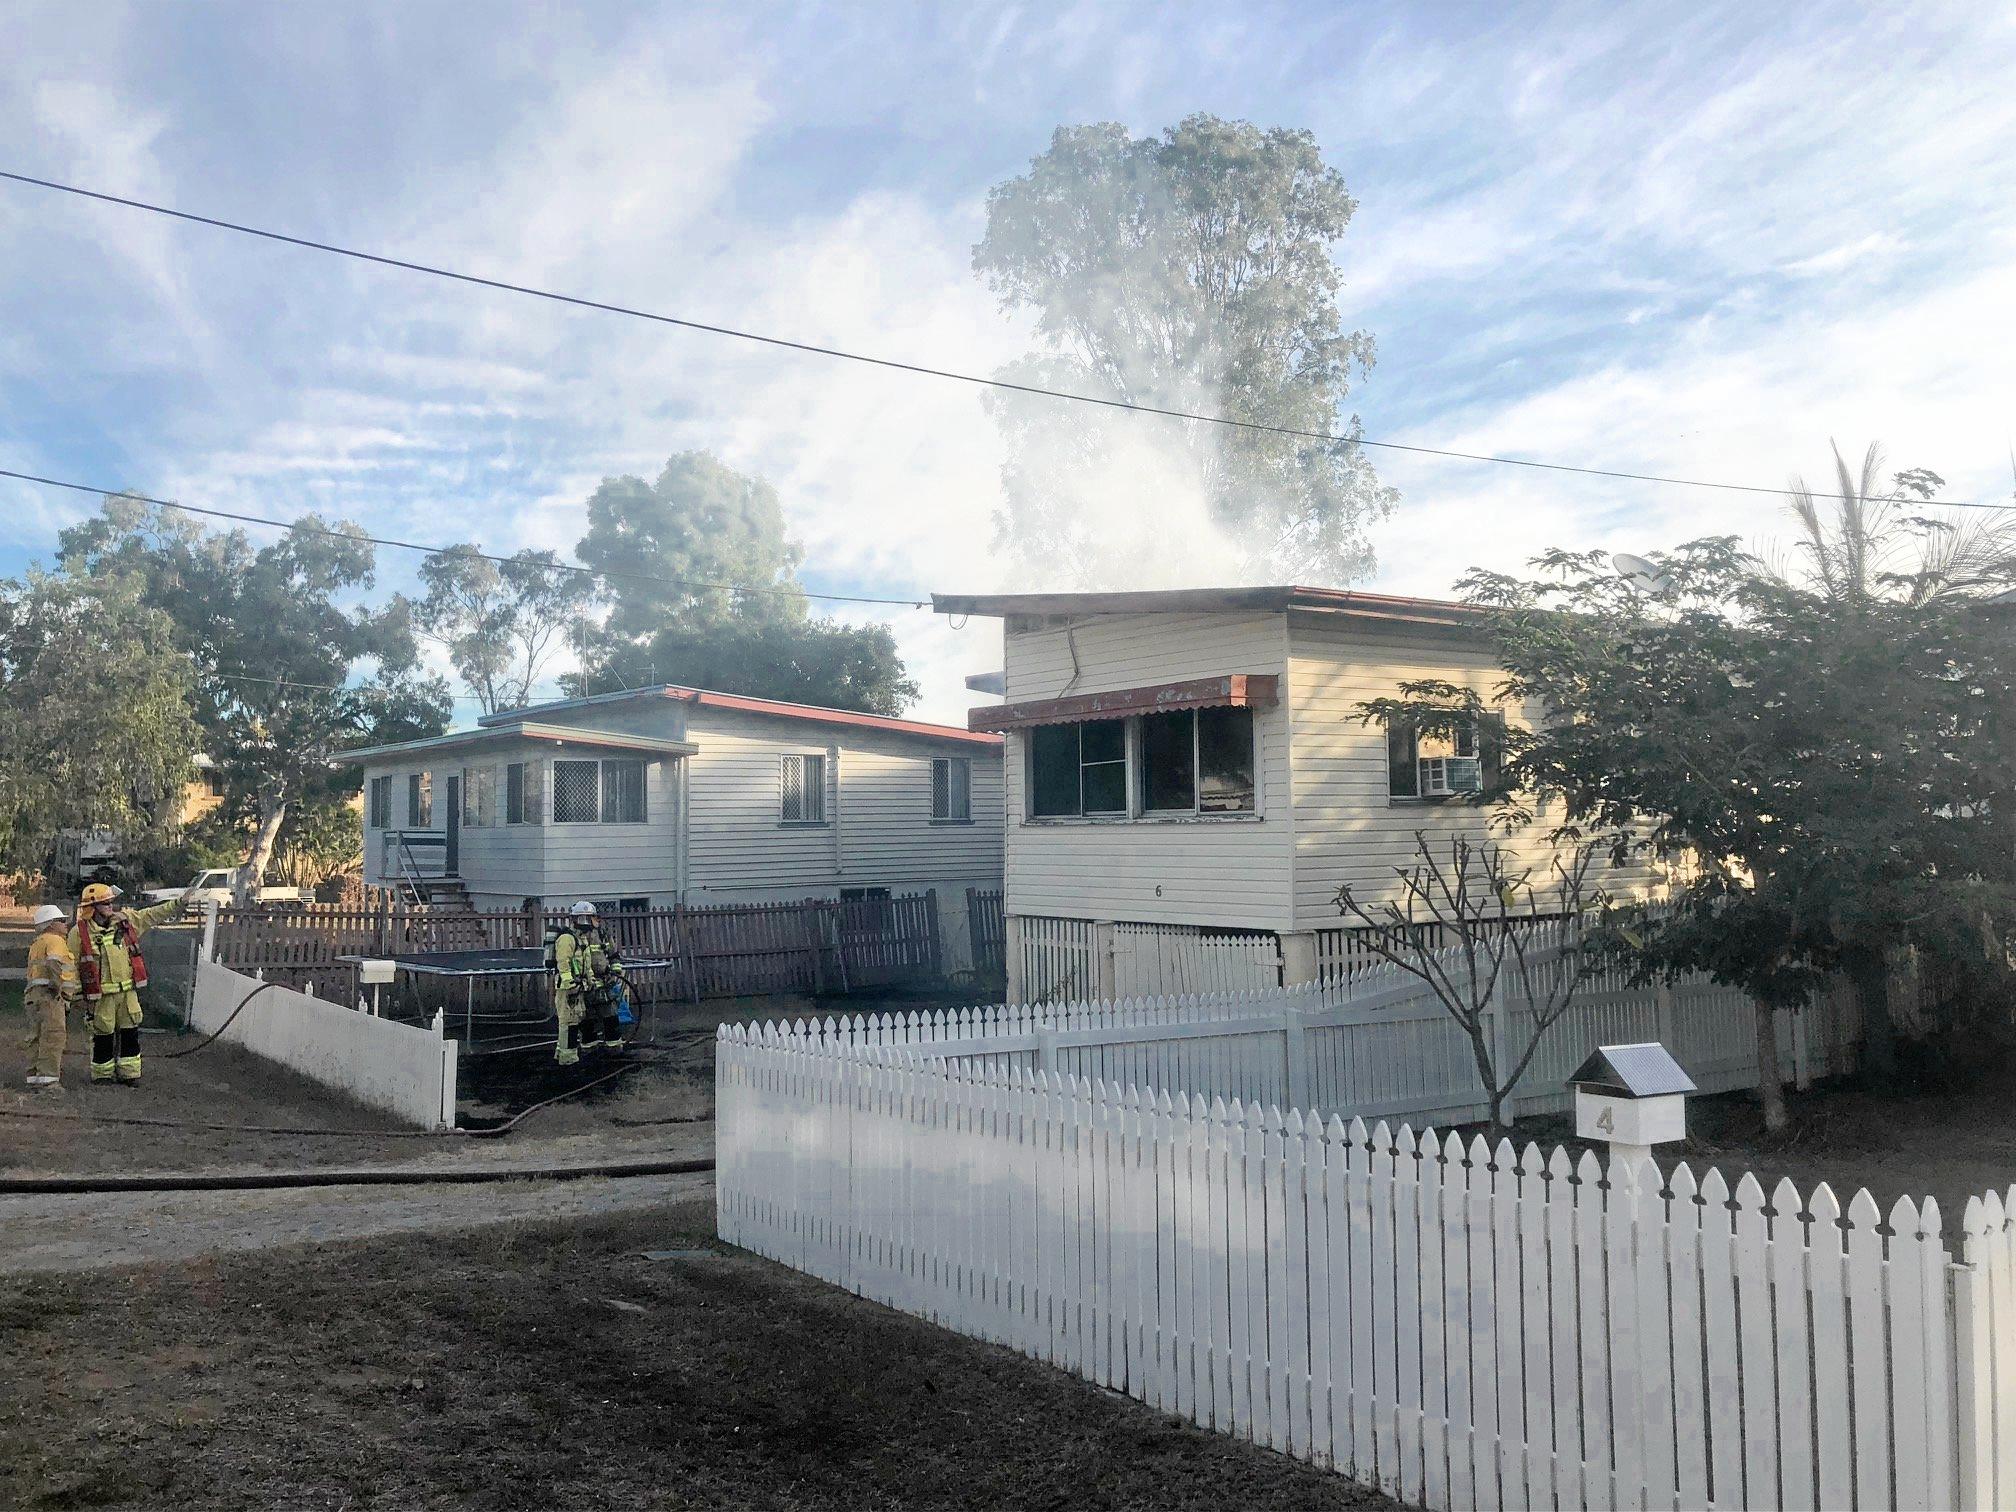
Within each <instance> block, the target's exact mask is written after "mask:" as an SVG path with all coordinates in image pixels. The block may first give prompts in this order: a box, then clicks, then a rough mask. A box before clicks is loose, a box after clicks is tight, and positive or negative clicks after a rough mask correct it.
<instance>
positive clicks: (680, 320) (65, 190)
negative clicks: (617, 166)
mask: <svg viewBox="0 0 2016 1512" xmlns="http://www.w3.org/2000/svg"><path fill="white" fill-rule="evenodd" d="M0 179H10V180H12V181H13V182H15V183H17V184H29V185H32V186H34V187H35V188H38V189H53V190H55V191H56V192H57V193H59V194H71V195H75V196H77V197H78V198H80V199H89V200H97V201H99V202H100V203H102V204H107V205H121V206H124V207H125V208H127V209H129V210H145V211H146V212H148V213H149V214H150V215H165V216H167V217H169V218H170V219H173V220H180V221H188V222H191V223H192V224H194V225H199V226H210V227H213V228H215V229H216V230H219V231H234V232H236V233H238V234H239V235H241V236H256V237H259V238H261V239H262V240H265V241H273V242H281V243H284V244H285V245H287V246H290V247H303V248H306V249H307V250H309V251H311V252H327V253H330V254H331V255H332V256H336V257H347V258H350V259H352V260H354V261H356V262H366V263H375V264H377V265H378V266H379V267H384V268H398V269H401V270H403V271H405V272H408V273H425V274H427V275H428V276H429V277H431V278H446V279H451V280H453V281H454V282H456V283H465V284H473V285H475V286H476V287H478V288H483V289H496V290H498V291H499V292H501V293H505V294H522V295H524V296H526V297H527V298H529V299H543V300H547V301H549V302H551V303H553V304H563V305H572V306H574V307H575V308H577V309H583V310H599V311H601V312H602V313H604V314H607V315H622V316H626V317H628V318H630V319H632V320H648V321H652V322H654V323H656V324H658V325H668V326H678V327H680V328H681V329H682V330H688V331H699V332H702V333H704V334H706V335H709V336H727V337H731V338H733V339H734V340H737V341H753V342H756V343H758V344H759V345H762V346H771V347H780V348H782V349H783V350H785V351H791V352H803V353H806V354H807V355H809V356H814V357H832V358H836V359H838V360H840V361H842V362H859V363H865V364H866V365H868V366H870V367H879V368H888V369H890V370H892V371H895V372H899V373H914V374H917V375H918V376H920V377H925V378H944V379H948V380H950V381H952V382H954V383H966V384H972V385H974V386H975V387H978V388H992V389H1003V390H1006V391H1008V392H1010V393H1016V394H1029V395H1033V396H1036V397H1038V398H1044V399H1059V400H1065V401H1068V402H1070V403H1073V404H1093V405H1098V406H1099V407H1100V408H1102V409H1116V410H1129V411H1132V412H1133V413H1136V414H1142V415H1160V416H1162V417H1164V418H1165V419H1170V420H1188V421H1193V422H1196V423H1198V424H1203V425H1221V426H1225V427H1228V428H1230V429H1233V430H1243V431H1251V432H1256V433H1258V434H1262V435H1270V436H1289V437H1293V438H1295V439H1298V440H1303V441H1327V442H1332V443H1337V444H1342V445H1350V446H1371V447H1377V448H1379V449H1380V450H1382V451H1395V452H1406V453H1408V454H1410V455H1413V456H1420V457H1440V458H1443V459H1445V460H1448V461H1454V462H1487V463H1492V464H1495V465H1497V466H1499V467H1524V468H1529V469H1533V470H1535V471H1539V472H1558V473H1575V474H1579V475H1581V476H1583V477H1589V478H1610V479H1614V480H1619V481H1623V482H1630V483H1664V484H1667V485H1669V486H1671V487H1675V488H1705V489H1711V490H1714V491H1717V492H1721V493H1744V494H1768V495H1771V496H1772V497H1774V498H1786V497H1789V496H1790V495H1791V493H1792V490H1791V489H1790V488H1787V487H1776V488H1774V487H1769V486H1766V485H1764V484H1761V483H1724V482H1718V481H1715V480H1712V479H1707V478H1683V477H1678V476H1674V475H1671V474H1666V473H1642V472H1629V471H1625V470H1623V469H1621V468H1609V467H1578V466H1576V465H1575V464H1573V463H1569V462H1542V461H1538V460H1536V459H1534V458H1531V457H1501V456H1497V455H1494V454H1492V453H1489V452H1467V451H1457V450H1455V449H1453V448H1450V447H1442V446H1417V445H1412V444H1410V443H1408V442H1404V441H1374V440H1371V439H1370V438H1368V437H1365V436H1348V435H1339V434H1338V433H1337V432H1335V431H1321V430H1304V429H1301V428H1299V427H1297V426H1292V425H1269V424H1267V423H1266V422H1264V421H1260V420H1241V419H1238V418H1236V417H1234V416H1231V415H1211V414H1204V413H1202V412H1200V411H1195V410H1181V409H1173V408H1168V407H1165V406H1162V405H1156V404H1140V403H1136V402H1135V401H1133V400H1128V399H1111V398H1107V397H1104V396H1102V395H1099V394H1081V393H1077V392H1074V391H1072V390H1070V389H1053V388H1044V387H1042V386H1040V385H1038V384H1032V383H1015V382H1012V381H1010V380H1009V379H1006V378H992V377H988V376H986V375H985V374H982V373H964V372H960V371H958V370H957V369H954V368H941V367H931V366H929V365H927V364H925V363H920V362H904V361H901V360H899V359H897V358H894V357H877V356H874V355H872V354H870V353H866V352H851V351H847V350H845V349H844V348H841V347H829V346H820V345H818V344H817V343H815V342H810V341H794V340H792V339H790V338H788V337H784V336H769V335H765V334H764V333H762V332H760V331H744V330H739V329H737V328H736V327H734V326H725V325H717V324H713V323H711V322H708V321H704V320H691V319H687V318H685V317H683V316H679V315H666V314H664V313H662V312H660V311H656V310H642V309H638V308H636V307H635V306H632V305H621V304H614V303H612V302H610V301H608V300H603V299H589V298H586V297H585V296H582V295H578V294H562V293H559V292H557V291H555V290H552V289H540V288H535V287H533V286H532V285H530V284H521V283H512V282H510V281H509V280H507V279H502V278H485V277H483V276H482V275H480V274H476V273H464V272H460V271H458V270H457V269H454V268H444V267H440V266H438V265H436V264H433V263H423V262H414V261H412V260H410V259H408V258H403V257H388V256H386V255H384V254H383V253H379V252H364V251H360V250H359V249H357V248H355V247H345V246H340V245H338V244H337V243H335V242H325V241H316V240H314V239H312V238H310V237H305V236H290V235H289V234H287V233H286V232H284V231H270V230H267V229H266V228H264V227H262V226H251V225H246V224H245V223H243V222H241V221H229V220H222V219H220V218H218V217H216V216H212V215H198V214H196V213H195V212H194V211H190V210H177V209H174V208H172V207H171V206H168V205H157V204H154V203H152V202H150V201H148V200H140V199H129V198H127V197H126V196H124V195H119V194H106V193H104V192H103V191H101V190H97V189H85V188H82V187H80V186H79V185H76V184H65V183H61V182H59V181H57V180H55V179H45V178H36V177H33V176H32V175H30V174H26V173H13V172H9V171H8V170H6V169H4V168H0ZM1809 492H1810V490H1809ZM1812 496H1813V497H1814V498H1821V499H1839V498H1844V497H1846V496H1845V495H1842V494H1829V493H1813V495H1812ZM1920 502H1922V503H1925V504H1938V505H1944V506H1946V507H1948V508H1953V509H2000V508H2003V507H2004V506H2002V505H1999V504H1982V503H1976V502H1972V501H1965V500H1959V499H1927V500H1923V501H1920ZM814 596H815V597H832V596H833V595H814ZM857 602H886V601H884V600H861V601H857Z"/></svg>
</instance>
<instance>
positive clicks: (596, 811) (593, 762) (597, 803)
mask: <svg viewBox="0 0 2016 1512" xmlns="http://www.w3.org/2000/svg"><path fill="white" fill-rule="evenodd" d="M563 766H585V767H588V768H590V769H591V770H592V771H593V772H594V773H595V791H594V793H593V794H592V795H591V796H590V798H589V802H588V811H589V817H588V818H586V819H563V818H561V817H560V768H562V767H563ZM553 822H554V823H555V824H556V825H557V824H600V823H601V822H602V763H601V761H600V760H598V759H597V758H596V757H593V756H556V757H554V758H553Z"/></svg>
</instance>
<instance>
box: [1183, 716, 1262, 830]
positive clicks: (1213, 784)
mask: <svg viewBox="0 0 2016 1512" xmlns="http://www.w3.org/2000/svg"><path fill="white" fill-rule="evenodd" d="M1197 766H1198V770H1199V780H1198V783H1197V808H1198V811H1199V812H1200V813H1205V814H1250V813H1252V812H1253V811H1254V807H1255V803H1254V785H1253V711H1252V710H1251V709H1199V710H1198V711H1197Z"/></svg>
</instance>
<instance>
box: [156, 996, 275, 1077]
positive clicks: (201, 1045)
mask: <svg viewBox="0 0 2016 1512" xmlns="http://www.w3.org/2000/svg"><path fill="white" fill-rule="evenodd" d="M279 985H280V984H279V983H278V982H261V983H260V984H259V985H258V986H257V987H254V988H253V989H252V990H251V991H250V992H248V993H246V994H245V996H243V997H242V998H240V999H238V1006H237V1007H236V1008H233V1009H232V1010H231V1014H230V1017H229V1018H226V1019H225V1020H224V1022H223V1023H221V1024H219V1025H218V1026H217V1027H216V1028H215V1029H213V1030H212V1031H211V1032H210V1033H209V1034H207V1035H206V1036H204V1037H203V1039H201V1040H200V1041H198V1042H197V1043H196V1044H193V1045H191V1046H190V1047H189V1048H188V1049H187V1050H164V1051H162V1052H160V1054H161V1059H163V1060H180V1059H182V1057H183V1056H185V1055H194V1054H195V1053H196V1052H197V1051H198V1050H202V1049H206V1048H207V1047H209V1046H210V1045H213V1044H215V1043H216V1041H217V1036H218V1035H220V1034H222V1033H223V1032H224V1031H225V1030H226V1029H229V1028H230V1027H231V1025H232V1024H233V1022H235V1021H236V1019H237V1017H238V1015H239V1014H241V1013H243V1012H244V1011H245V1005H246V1004H247V1003H250V1002H251V1001H252V999H254V998H255V997H257V996H259V994H260V993H262V992H264V991H265V990H266V989H267V988H268V987H278V986H279Z"/></svg>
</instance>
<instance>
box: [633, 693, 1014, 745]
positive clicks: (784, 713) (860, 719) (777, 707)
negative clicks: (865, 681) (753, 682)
mask: <svg viewBox="0 0 2016 1512" xmlns="http://www.w3.org/2000/svg"><path fill="white" fill-rule="evenodd" d="M659 691H660V692H662V693H663V694H664V696H665V697H667V698H676V699H679V700H681V701H682V702H685V703H694V704H700V705H701V706H703V707H705V708H710V709H735V710H738V711H740V712H741V713H744V714H775V715H777V716H779V717H780V718H784V719H804V720H809V721H811V722H812V723H814V724H826V725H843V726H847V727H850V728H855V729H865V730H887V731H889V732H890V733H892V734H896V735H925V736H929V737H930V738H931V739H933V740H957V741H962V742H964V743H965V744H967V745H986V746H998V745H1000V744H1001V737H1000V736H999V735H985V734H981V733H979V732H977V731H974V730H962V729H960V728H958V726H956V725H941V724H926V723H925V722H924V721H922V720H919V719H894V718H891V717H890V716H889V715H887V714H856V713H854V712H853V711H852V710H850V709H823V708H820V707H819V706H818V705H816V704H794V703H781V702H779V701H778V700H776V699H773V698H746V697H744V696H743V695H742V694H740V693H715V692H713V691H711V690H710V689H707V688H678V687H667V688H663V689H660V690H659Z"/></svg>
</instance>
